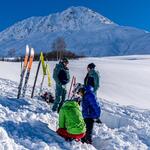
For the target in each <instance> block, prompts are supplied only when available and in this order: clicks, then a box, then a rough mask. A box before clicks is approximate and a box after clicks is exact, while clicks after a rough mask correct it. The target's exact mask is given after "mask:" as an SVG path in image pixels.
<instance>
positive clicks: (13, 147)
mask: <svg viewBox="0 0 150 150" xmlns="http://www.w3.org/2000/svg"><path fill="white" fill-rule="evenodd" d="M0 85H1V86H0V95H1V96H0V149H2V150H3V149H8V150H9V149H10V150H20V149H21V150H26V149H30V150H35V149H39V150H60V149H66V150H70V149H72V150H78V149H81V150H94V149H98V150H112V149H115V150H124V149H126V150H137V149H138V150H149V149H150V141H149V139H150V110H142V109H138V108H135V107H129V106H120V105H119V104H116V103H112V102H108V101H106V100H103V99H99V101H100V103H101V107H102V115H101V120H102V122H103V124H95V126H94V132H93V146H92V145H87V144H82V143H81V142H75V141H73V142H65V141H64V139H63V138H61V137H60V136H58V135H57V134H56V133H55V132H54V131H56V129H57V127H58V114H57V113H53V112H52V111H51V105H48V104H46V103H45V102H43V101H41V100H39V99H37V97H35V98H33V99H30V98H29V97H28V96H27V98H26V99H16V98H15V97H16V95H17V94H16V90H15V89H17V86H18V84H17V83H16V82H12V81H10V80H6V79H0ZM30 88H31V87H29V89H30ZM28 92H30V90H29V91H28ZM28 95H29V93H28Z"/></svg>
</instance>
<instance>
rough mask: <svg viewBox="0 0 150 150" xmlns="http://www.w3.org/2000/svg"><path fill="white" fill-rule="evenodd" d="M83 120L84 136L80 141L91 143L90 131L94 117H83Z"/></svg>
mask: <svg viewBox="0 0 150 150" xmlns="http://www.w3.org/2000/svg"><path fill="white" fill-rule="evenodd" d="M84 122H85V124H86V134H85V137H84V138H82V139H81V141H82V142H83V143H84V142H85V143H88V144H92V131H93V125H94V119H93V118H85V119H84Z"/></svg>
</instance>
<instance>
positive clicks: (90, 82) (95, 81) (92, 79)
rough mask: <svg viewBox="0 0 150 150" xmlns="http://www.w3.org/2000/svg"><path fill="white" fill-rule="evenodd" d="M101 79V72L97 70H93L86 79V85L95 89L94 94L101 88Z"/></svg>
mask: <svg viewBox="0 0 150 150" xmlns="http://www.w3.org/2000/svg"><path fill="white" fill-rule="evenodd" d="M99 78H100V76H99V72H98V71H96V70H95V69H91V70H90V71H89V72H88V73H87V75H86V77H85V79H84V85H85V86H92V87H93V88H94V92H96V91H97V90H98V88H99Z"/></svg>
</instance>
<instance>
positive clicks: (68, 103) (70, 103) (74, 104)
mask: <svg viewBox="0 0 150 150" xmlns="http://www.w3.org/2000/svg"><path fill="white" fill-rule="evenodd" d="M63 107H79V104H78V103H77V102H76V101H74V100H68V101H66V102H65V103H64V104H63Z"/></svg>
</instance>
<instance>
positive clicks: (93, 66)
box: [87, 63, 96, 69]
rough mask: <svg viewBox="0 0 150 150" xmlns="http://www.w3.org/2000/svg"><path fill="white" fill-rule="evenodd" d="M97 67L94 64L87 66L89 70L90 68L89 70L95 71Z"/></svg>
mask: <svg viewBox="0 0 150 150" xmlns="http://www.w3.org/2000/svg"><path fill="white" fill-rule="evenodd" d="M95 67H96V65H95V64H94V63H90V64H88V66H87V68H89V69H94V68H95Z"/></svg>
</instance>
